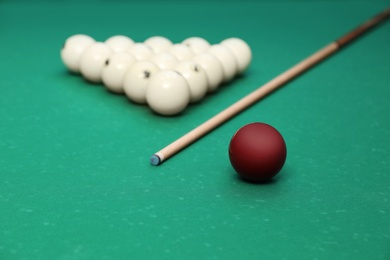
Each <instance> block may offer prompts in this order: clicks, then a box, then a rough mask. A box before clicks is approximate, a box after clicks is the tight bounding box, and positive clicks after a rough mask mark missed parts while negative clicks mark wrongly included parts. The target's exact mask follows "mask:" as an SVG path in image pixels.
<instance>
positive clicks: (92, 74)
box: [80, 42, 112, 83]
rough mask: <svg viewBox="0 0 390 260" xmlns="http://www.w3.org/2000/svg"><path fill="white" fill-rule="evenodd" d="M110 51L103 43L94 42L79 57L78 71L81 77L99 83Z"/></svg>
mask: <svg viewBox="0 0 390 260" xmlns="http://www.w3.org/2000/svg"><path fill="white" fill-rule="evenodd" d="M111 53H112V50H111V48H110V47H108V46H107V45H106V44H105V43H102V42H95V43H94V44H92V45H91V46H89V47H88V48H87V49H86V50H85V51H84V53H83V55H82V56H81V60H80V71H81V74H82V75H83V77H84V78H85V79H86V80H88V81H91V82H94V83H100V82H101V80H102V70H103V67H104V66H105V62H106V60H107V59H108V58H109V57H110V55H111Z"/></svg>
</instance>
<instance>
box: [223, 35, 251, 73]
mask: <svg viewBox="0 0 390 260" xmlns="http://www.w3.org/2000/svg"><path fill="white" fill-rule="evenodd" d="M221 44H222V45H223V46H226V47H227V48H228V49H229V50H231V51H232V53H233V54H234V57H235V59H236V61H237V64H238V73H242V72H244V71H245V70H246V69H247V68H248V66H249V64H250V63H251V60H252V51H251V48H250V47H249V45H248V44H247V43H246V42H245V41H243V40H241V39H239V38H229V39H226V40H223V41H222V42H221Z"/></svg>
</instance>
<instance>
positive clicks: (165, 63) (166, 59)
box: [150, 52, 179, 70]
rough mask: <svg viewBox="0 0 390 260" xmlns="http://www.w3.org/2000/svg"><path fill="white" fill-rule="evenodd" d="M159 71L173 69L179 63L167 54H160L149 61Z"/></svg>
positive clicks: (171, 55)
mask: <svg viewBox="0 0 390 260" xmlns="http://www.w3.org/2000/svg"><path fill="white" fill-rule="evenodd" d="M150 60H151V61H153V62H154V63H155V64H156V65H157V66H158V67H159V68H160V69H161V70H169V69H173V68H174V67H175V66H176V65H177V63H178V62H179V61H178V60H177V59H176V57H175V56H174V55H173V54H171V53H169V52H160V53H157V54H156V55H154V56H153V57H152V58H151V59H150Z"/></svg>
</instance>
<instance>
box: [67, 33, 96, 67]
mask: <svg viewBox="0 0 390 260" xmlns="http://www.w3.org/2000/svg"><path fill="white" fill-rule="evenodd" d="M94 42H95V40H94V39H93V38H92V37H89V36H88V35H85V34H76V35H73V36H71V37H69V38H68V39H66V41H65V43H64V46H63V47H62V49H61V59H62V62H63V63H64V65H65V66H66V67H67V68H68V70H70V71H72V72H76V73H79V72H80V59H81V56H82V55H83V53H84V51H85V50H86V49H87V48H88V47H89V46H91V45H92V44H93V43H94Z"/></svg>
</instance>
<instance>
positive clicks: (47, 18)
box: [0, 0, 390, 259]
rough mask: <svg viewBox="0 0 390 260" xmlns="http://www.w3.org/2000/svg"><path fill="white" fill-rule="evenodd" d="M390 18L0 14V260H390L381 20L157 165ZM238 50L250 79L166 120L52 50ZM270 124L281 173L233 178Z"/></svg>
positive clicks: (133, 8)
mask: <svg viewBox="0 0 390 260" xmlns="http://www.w3.org/2000/svg"><path fill="white" fill-rule="evenodd" d="M387 7H388V1H384V0H375V1H369V0H366V1H363V0H362V1H352V0H351V1H331V0H325V1H287V0H286V1H281V0H280V1H279V0H278V1H266V0H264V1H263V0H259V1H249V0H244V1H235V0H226V1H223V0H215V1H204V0H198V1H195V0H191V1H185V2H184V1H153V0H150V1H98V0H90V1H75V0H69V1H62V2H60V1H48V0H46V1H45V0H40V1H24V0H15V1H11V0H2V1H0V35H1V37H0V43H1V45H0V46H1V49H0V54H1V55H0V59H1V61H0V71H1V77H0V88H1V92H0V176H1V178H0V210H1V213H0V258H1V259H390V201H389V200H390V116H389V114H390V102H389V97H390V48H389V47H390V22H389V21H386V22H384V23H382V24H381V25H380V26H378V27H376V28H375V29H374V30H372V31H370V32H369V33H367V34H365V35H364V36H362V37H360V38H359V39H357V40H356V41H354V42H353V43H352V44H350V45H349V46H347V47H346V48H344V49H342V50H341V51H339V52H337V53H336V54H335V55H333V56H331V57H329V58H328V59H326V60H324V61H323V62H321V63H320V64H318V65H317V66H316V67H314V68H312V69H311V70H309V71H307V72H306V73H304V74H303V75H301V76H299V77H298V78H296V79H294V80H293V81H291V82H289V83H288V84H286V85H285V86H283V87H282V88H280V89H279V90H277V91H276V92H274V93H272V94H271V95H269V96H267V97H266V98H265V99H263V100H261V101H260V102H258V103H256V104H255V105H253V106H251V107H249V108H248V109H247V110H245V111H243V112H242V113H240V114H239V115H237V116H236V117H234V118H232V119H231V120H229V121H228V122H226V123H224V124H223V125H221V126H220V127H218V128H216V129H215V130H213V131H212V132H211V133H209V134H207V135H206V136H204V137H203V138H201V139H199V140H198V141H196V142H195V143H193V144H192V145H190V146H189V147H187V148H186V149H184V150H182V151H181V152H179V153H177V154H176V155H175V156H173V157H171V158H169V159H168V160H166V161H165V162H163V163H162V164H161V165H159V166H153V165H151V164H150V162H149V159H150V156H151V155H152V154H154V153H155V152H157V151H158V150H160V149H161V148H163V147H165V146H166V145H168V144H169V143H171V142H172V141H174V140H176V139H177V138H179V137H180V136H182V135H183V134H185V133H187V132H188V131H190V130H192V129H193V128H194V127H196V126H198V125H199V124H201V123H203V122H204V121H205V120H207V119H209V118H210V117H212V116H214V115H215V114H217V113H219V112H220V111H222V110H223V109H225V108H226V107H228V106H229V105H231V104H232V103H234V102H236V101H237V100H239V99H240V98H242V97H244V96H246V95H247V94H248V93H250V92H252V91H253V90H255V89H257V88H258V87H259V86H261V85H263V84H264V83H266V82H268V81H269V80H271V79H272V78H274V77H275V76H277V75H278V74H280V73H281V72H283V71H285V70H286V69H288V68H290V67H291V66H293V65H294V64H296V63H297V62H299V61H301V60H302V59H304V58H305V57H307V56H308V55H310V54H312V53H313V52H315V51H317V50H318V49H320V48H322V47H323V46H325V45H327V44H328V43H330V42H332V41H333V40H335V39H337V38H338V37H340V36H342V35H343V34H345V33H347V32H348V31H350V30H352V29H353V28H355V27H356V26H358V25H359V24H361V23H363V22H364V21H366V20H367V19H369V18H370V17H372V16H374V15H375V14H377V13H379V12H381V11H382V10H384V9H385V8H387ZM79 33H83V34H87V35H90V36H91V37H93V38H94V39H96V40H97V41H104V40H105V39H107V38H108V37H110V36H113V35H127V36H129V37H131V38H132V39H133V40H135V41H137V42H142V41H144V40H145V39H147V38H148V37H150V36H155V35H161V36H164V37H167V38H169V39H170V40H172V41H173V42H176V43H178V42H181V41H183V40H184V39H186V38H188V37H191V36H199V37H202V38H204V39H207V40H208V41H209V42H210V43H212V44H217V43H219V42H221V41H222V40H224V39H226V38H229V37H239V38H241V39H243V40H245V41H246V42H247V43H248V44H249V45H250V46H251V48H252V54H253V59H252V62H251V64H250V66H249V68H248V69H247V70H246V71H245V72H244V73H243V74H242V75H241V76H239V77H236V78H235V79H234V80H233V81H231V82H229V83H227V84H225V85H223V86H221V87H219V89H218V90H217V91H216V92H214V93H211V94H209V95H207V97H206V98H205V99H203V100H202V101H201V102H199V103H197V104H191V105H190V106H189V107H188V108H187V109H186V110H185V111H183V112H182V113H180V114H179V115H176V116H169V117H165V116H160V115H157V114H156V113H153V112H152V111H151V110H150V109H149V108H148V107H147V106H143V105H137V104H134V103H132V102H130V101H129V100H128V99H127V98H126V97H125V96H124V95H118V94H113V93H111V92H109V91H107V90H106V89H105V88H104V87H103V86H102V85H100V84H93V83H89V82H87V81H86V80H84V79H83V78H82V77H81V76H80V75H76V74H73V73H69V72H68V71H67V70H66V68H65V66H64V65H63V64H62V62H61V58H60V49H61V47H62V45H63V43H64V41H65V40H66V39H67V38H68V37H69V36H71V35H74V34H79ZM253 122H263V123H267V124H270V125H272V126H273V127H275V128H276V129H278V131H279V132H280V133H281V134H282V135H283V137H284V139H285V142H286V146H287V160H286V163H285V165H284V167H283V169H282V171H281V172H280V173H279V174H278V175H277V176H276V177H275V178H273V179H272V180H271V181H268V182H266V183H250V182H247V181H245V180H242V179H241V178H239V177H238V175H237V174H236V173H235V171H234V169H233V168H232V166H231V164H230V162H229V157H228V146H229V142H230V140H231V138H232V136H233V134H234V133H235V132H236V131H237V130H238V129H239V128H240V127H242V126H244V125H246V124H249V123H253Z"/></svg>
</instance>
